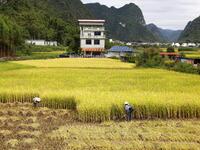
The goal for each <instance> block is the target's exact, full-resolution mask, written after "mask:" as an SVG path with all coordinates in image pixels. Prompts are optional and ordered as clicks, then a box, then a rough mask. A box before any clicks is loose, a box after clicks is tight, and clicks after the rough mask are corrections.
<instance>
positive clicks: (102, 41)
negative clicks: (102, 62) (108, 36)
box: [81, 39, 105, 48]
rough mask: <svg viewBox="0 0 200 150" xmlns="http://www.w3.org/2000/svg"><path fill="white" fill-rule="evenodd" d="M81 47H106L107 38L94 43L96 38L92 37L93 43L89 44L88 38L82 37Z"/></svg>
mask: <svg viewBox="0 0 200 150" xmlns="http://www.w3.org/2000/svg"><path fill="white" fill-rule="evenodd" d="M81 48H105V40H104V39H101V40H100V44H99V45H94V39H92V44H91V45H87V44H86V39H81Z"/></svg>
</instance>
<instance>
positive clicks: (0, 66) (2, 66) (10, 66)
mask: <svg viewBox="0 0 200 150" xmlns="http://www.w3.org/2000/svg"><path fill="white" fill-rule="evenodd" d="M29 68H34V67H33V66H30V65H24V64H16V63H12V62H0V72H1V71H9V70H19V69H29Z"/></svg>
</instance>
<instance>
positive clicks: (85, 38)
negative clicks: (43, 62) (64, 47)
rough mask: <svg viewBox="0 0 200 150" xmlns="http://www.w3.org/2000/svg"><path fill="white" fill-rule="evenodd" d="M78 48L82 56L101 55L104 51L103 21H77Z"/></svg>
mask: <svg viewBox="0 0 200 150" xmlns="http://www.w3.org/2000/svg"><path fill="white" fill-rule="evenodd" d="M78 21H79V26H80V47H81V50H82V52H83V53H84V55H91V56H92V55H101V54H102V52H104V50H105V39H106V36H105V27H104V24H105V20H82V19H81V20H78Z"/></svg>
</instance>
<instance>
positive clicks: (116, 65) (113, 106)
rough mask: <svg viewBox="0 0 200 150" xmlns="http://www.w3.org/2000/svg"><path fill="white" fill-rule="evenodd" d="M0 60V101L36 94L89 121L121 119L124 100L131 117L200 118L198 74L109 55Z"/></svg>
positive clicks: (27, 99) (57, 106)
mask: <svg viewBox="0 0 200 150" xmlns="http://www.w3.org/2000/svg"><path fill="white" fill-rule="evenodd" d="M0 66H1V69H0V72H1V73H0V100H1V101H2V102H13V101H20V102H28V101H31V99H32V98H33V97H34V96H40V97H41V98H42V99H43V103H42V105H44V106H47V107H53V108H68V109H75V108H76V109H77V116H76V118H77V119H79V120H81V121H89V122H91V121H94V122H97V121H104V120H111V119H122V118H123V114H124V113H123V103H124V101H129V102H130V103H132V104H133V105H134V106H135V111H134V117H135V118H136V119H151V118H162V119H171V118H181V119H184V118H200V76H198V75H190V74H183V73H176V72H172V71H166V70H161V69H141V68H140V69H138V68H134V65H133V64H129V63H122V62H120V61H118V60H110V59H76V58H75V59H54V60H29V61H18V62H10V63H3V64H0ZM5 66H6V68H9V67H10V69H5ZM15 66H16V68H15Z"/></svg>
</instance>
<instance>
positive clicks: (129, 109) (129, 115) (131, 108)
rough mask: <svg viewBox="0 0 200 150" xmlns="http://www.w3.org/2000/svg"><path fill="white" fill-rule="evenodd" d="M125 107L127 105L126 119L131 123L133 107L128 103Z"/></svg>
mask: <svg viewBox="0 0 200 150" xmlns="http://www.w3.org/2000/svg"><path fill="white" fill-rule="evenodd" d="M124 105H125V106H124V109H125V112H126V119H127V121H131V120H132V113H133V107H132V106H131V105H130V104H129V103H128V102H125V103H124Z"/></svg>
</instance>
